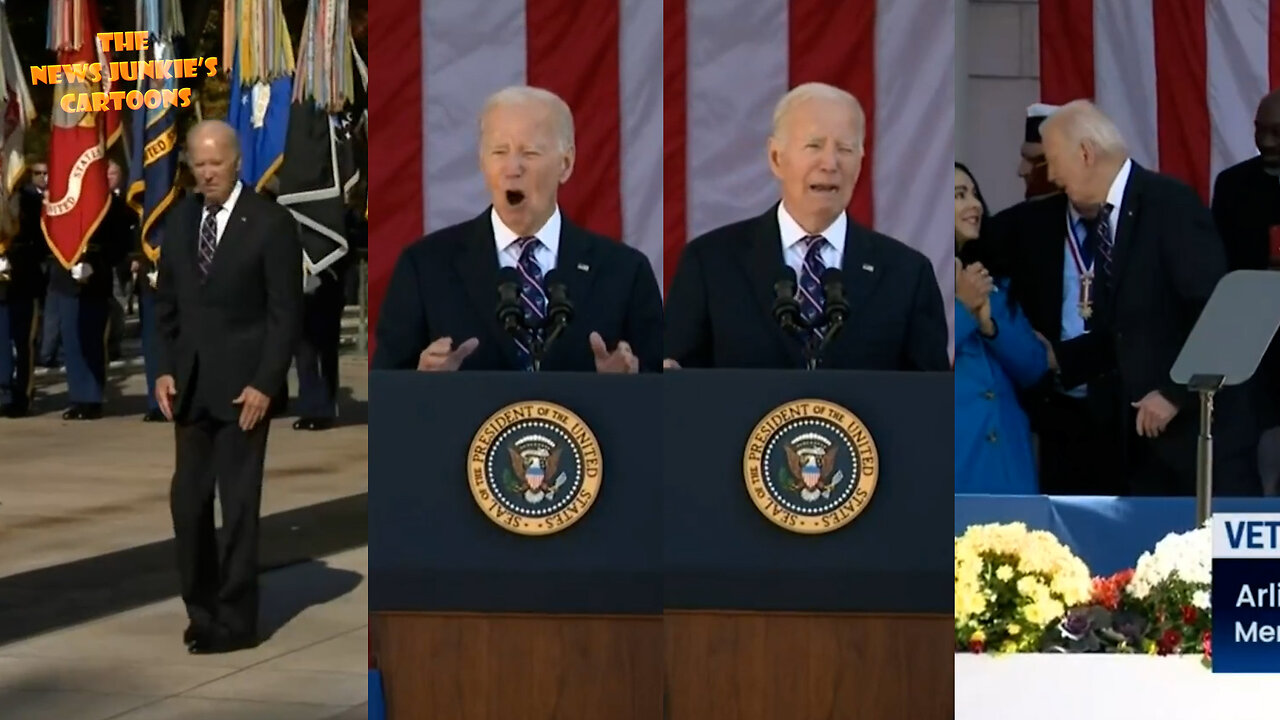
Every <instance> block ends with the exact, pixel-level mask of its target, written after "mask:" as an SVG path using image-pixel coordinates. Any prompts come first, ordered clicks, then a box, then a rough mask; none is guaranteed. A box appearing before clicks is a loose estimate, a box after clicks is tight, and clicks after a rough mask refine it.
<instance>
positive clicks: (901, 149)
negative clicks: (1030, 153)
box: [369, 0, 955, 327]
mask: <svg viewBox="0 0 1280 720" xmlns="http://www.w3.org/2000/svg"><path fill="white" fill-rule="evenodd" d="M370 15H371V17H370V23H371V25H372V28H371V31H370V32H371V33H372V34H374V35H376V36H377V37H378V38H379V40H380V41H379V42H378V43H377V44H376V46H374V47H372V48H371V50H370V53H371V60H370V65H371V66H373V67H376V68H378V69H377V75H378V80H377V82H375V84H374V86H373V88H372V89H371V90H370V145H371V150H370V157H371V158H372V162H370V164H369V165H370V167H369V170H370V172H369V178H370V186H369V194H370V204H371V205H372V208H371V214H370V217H371V233H372V237H371V240H370V252H369V263H370V314H371V323H373V324H374V325H375V327H376V321H377V306H378V303H379V302H380V300H381V297H382V294H383V292H384V291H385V285H386V282H387V280H388V279H389V277H390V274H391V270H392V268H393V267H394V264H395V260H396V258H397V257H398V255H399V252H400V250H401V249H402V248H403V247H404V246H405V245H407V244H408V243H410V242H412V241H413V240H415V239H417V238H418V237H420V236H421V235H422V234H424V233H426V232H430V231H433V230H437V229H439V228H441V227H444V226H446V225H449V224H452V223H456V222H459V221H462V220H465V219H468V218H470V217H473V216H474V215H476V214H477V213H479V212H480V211H481V210H482V209H483V208H484V207H485V206H486V204H487V202H488V197H487V193H486V191H485V189H484V184H483V180H482V178H481V175H480V171H479V169H478V167H477V154H476V141H477V138H476V133H477V123H476V116H477V114H478V112H479V111H480V108H481V105H482V103H483V101H484V99H485V97H487V96H488V95H489V94H490V93H492V92H494V91H496V90H498V89H500V88H502V87H503V86H506V85H510V84H520V83H527V84H531V85H539V86H542V87H546V88H548V89H550V90H552V91H554V92H556V93H557V94H559V95H560V96H561V97H563V98H564V99H565V100H566V101H567V102H568V103H569V105H570V107H571V108H572V109H573V111H574V116H575V122H576V131H577V150H578V154H577V166H576V169H575V170H574V175H573V177H572V178H571V179H570V180H569V182H568V183H567V184H566V185H565V186H564V187H563V188H562V189H561V197H560V202H561V207H562V208H563V210H564V212H565V213H566V215H567V216H568V217H570V218H571V219H573V220H574V221H575V222H576V223H578V224H580V225H584V226H586V227H588V228H590V229H592V230H595V231H597V232H601V233H604V234H606V235H610V236H612V237H615V238H619V239H620V240H621V241H622V242H625V243H627V244H629V245H632V246H634V247H636V248H638V249H640V250H642V251H643V252H644V253H645V254H646V255H647V256H648V257H649V259H650V261H651V262H652V263H653V267H654V271H655V274H656V275H657V276H658V277H659V278H660V279H661V280H662V281H663V285H664V286H665V284H666V281H669V280H670V278H671V275H672V272H673V271H674V269H675V263H676V262H677V261H678V259H679V255H680V251H681V249H682V248H683V246H684V244H685V242H687V241H688V240H689V239H690V238H693V237H695V236H696V235H698V234H699V233H702V232H705V231H707V230H710V229H711V228H713V227H716V226H718V225H721V224H725V223H728V222H732V221H735V220H740V219H743V218H746V217H749V216H754V215H757V214H759V213H761V212H763V211H764V210H766V209H767V208H768V206H769V205H770V204H771V203H772V202H774V201H775V200H776V199H777V193H778V190H777V184H776V182H775V181H774V179H773V178H772V176H771V175H770V173H769V169H768V166H767V161H766V156H765V142H766V139H767V137H768V134H769V130H770V124H771V118H772V113H773V106H774V104H775V103H776V102H777V101H778V99H779V98H780V97H781V96H782V95H783V94H784V93H785V92H786V91H787V89H788V88H790V87H792V86H794V85H797V84H799V83H802V82H806V81H811V80H819V81H824V82H828V83H831V84H833V85H837V86H840V87H843V88H845V89H847V90H849V91H851V92H853V93H854V94H855V95H856V96H857V97H858V98H859V100H860V101H861V102H862V104H863V106H864V108H865V109H866V111H867V114H868V118H869V137H868V153H867V159H866V160H865V163H864V166H863V172H862V180H861V181H860V183H859V187H858V190H857V193H856V194H855V196H854V201H853V207H852V210H853V214H854V217H856V218H857V219H858V220H860V221H861V222H863V223H865V224H868V225H870V226H872V227H874V228H876V229H878V230H880V231H882V232H885V233H888V234H889V235H892V236H894V237H897V238H898V239H900V240H902V241H904V242H906V243H908V244H910V245H912V246H914V247H916V248H918V249H920V250H922V251H923V252H925V253H926V254H927V255H928V256H929V257H930V258H931V259H932V261H933V262H934V265H935V267H936V268H937V271H938V277H939V280H940V282H941V283H942V285H943V292H944V297H950V293H951V292H952V288H951V285H952V281H953V279H954V274H953V273H952V270H951V262H952V260H951V258H952V257H953V254H954V253H953V240H952V237H953V232H952V228H951V225H952V215H953V210H952V200H951V196H952V192H953V191H952V189H951V188H950V185H951V174H950V170H949V168H948V167H947V166H948V165H949V164H950V163H951V162H952V158H953V150H952V143H953V134H954V116H953V112H954V111H953V99H954V89H953V85H954V83H953V75H952V60H953V55H954V50H955V33H954V27H953V22H954V20H953V3H952V2H951V1H950V0H664V2H663V3H658V2H656V1H655V0H591V1H590V2H583V1H582V0H487V1H486V2H474V1H473V0H381V1H380V2H379V3H377V5H376V6H374V7H371V8H370ZM946 305H947V306H948V308H950V305H951V303H946Z"/></svg>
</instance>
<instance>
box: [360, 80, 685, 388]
mask: <svg viewBox="0 0 1280 720" xmlns="http://www.w3.org/2000/svg"><path fill="white" fill-rule="evenodd" d="M574 158H575V149H574V140H573V116H572V114H571V113H570V110H569V106H568V105H566V104H565V102H564V101H563V100H561V99H560V98H559V97H557V96H556V95H554V94H552V93H550V92H548V91H546V90H543V89H540V88H532V87H523V86H521V87H510V88H506V89H504V90H501V91H499V92H498V93H496V94H495V95H493V96H492V97H490V98H489V100H488V102H486V104H485V107H484V109H483V111H482V113H481V121H480V168H481V170H482V171H483V173H484V179H485V184H486V185H487V186H488V188H489V193H490V197H491V200H492V205H491V206H490V207H489V208H488V209H486V210H485V211H484V212H483V213H481V214H480V215H478V216H476V217H475V218H473V219H471V220H467V221H466V222H463V223H461V224H458V225H453V226H451V227H447V228H444V229H442V230H438V231H436V232H434V233H431V234H430V235H428V236H426V237H425V238H423V239H421V240H419V241H417V242H416V243H414V244H413V245H410V246H409V247H408V248H405V250H404V251H403V252H402V253H401V254H400V258H399V260H398V261H397V262H396V267H395V271H394V272H393V274H392V277H391V282H390V285H389V286H388V288H387V294H386V297H385V298H384V300H383V304H382V310H381V316H380V317H379V319H378V327H377V330H376V332H377V340H378V347H377V350H376V351H375V353H374V357H373V367H374V368H382V369H395V368H400V369H413V368H416V369H418V370H423V371H442V370H443V371H448V370H459V369H461V370H529V369H532V368H533V365H534V363H533V360H534V358H533V350H534V345H535V343H537V342H539V341H540V340H542V339H543V338H544V337H545V332H546V330H545V328H544V329H543V330H535V331H533V332H532V333H527V334H526V333H523V332H520V331H517V333H516V334H515V335H514V336H513V335H512V334H510V333H508V332H507V331H506V330H505V329H504V327H503V325H502V324H500V323H499V321H498V319H497V315H496V313H495V308H496V307H497V305H498V301H499V293H498V286H499V284H500V283H502V282H503V281H502V279H501V275H502V274H503V273H501V272H500V270H505V274H507V275H508V277H512V276H514V277H515V278H516V279H517V280H518V286H519V290H518V292H519V298H518V300H519V307H520V308H521V309H522V312H523V315H524V321H525V322H524V324H525V325H527V326H537V325H539V324H544V323H545V318H546V317H547V315H548V312H549V310H550V306H549V298H548V291H549V290H551V289H552V288H553V287H554V286H557V285H563V287H564V288H565V291H566V295H567V297H568V300H569V301H570V302H571V303H573V305H574V306H575V308H576V311H575V312H576V317H575V318H574V319H573V321H572V322H571V323H570V324H569V326H568V327H567V329H565V330H564V331H563V334H562V335H561V336H560V337H559V339H558V340H556V341H555V343H554V345H552V346H551V347H550V348H549V349H548V350H547V354H546V357H545V358H543V361H542V363H541V369H542V370H548V371H565V370H577V371H587V372H590V371H598V372H619V373H634V372H638V371H642V370H643V371H656V370H658V369H659V364H660V362H661V357H662V355H661V352H662V349H661V344H662V299H661V295H660V293H659V291H658V282H657V280H656V279H655V277H654V274H653V270H652V269H651V268H650V266H649V262H648V260H647V259H646V258H645V257H644V255H643V254H642V253H640V252H639V251H638V250H636V249H634V248H631V247H628V246H626V245H623V244H621V243H618V242H614V241H613V240H611V239H609V238H606V237H604V236H602V235H597V234H595V233H593V232H590V231H589V230H586V229H583V228H579V227H577V226H576V225H574V224H573V223H572V222H570V221H569V219H568V218H566V217H564V216H563V215H562V214H561V212H560V208H559V206H558V205H557V203H556V196H557V191H558V189H559V187H560V185H561V184H562V183H564V182H566V181H568V179H569V176H570V175H571V174H572V173H573V164H574ZM553 272H554V273H555V275H557V276H558V278H556V277H555V276H553V275H552V273H553Z"/></svg>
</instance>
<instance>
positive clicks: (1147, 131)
mask: <svg viewBox="0 0 1280 720" xmlns="http://www.w3.org/2000/svg"><path fill="white" fill-rule="evenodd" d="M1157 8H1158V11H1157ZM1276 87H1280V0H1040V89H1041V98H1042V99H1043V100H1044V101H1045V102H1049V103H1062V102H1066V101H1069V100H1073V99H1077V98H1093V99H1094V100H1095V101H1096V102H1097V103H1098V106H1099V107H1100V108H1101V109H1102V110H1103V111H1104V112H1106V113H1107V114H1108V115H1110V116H1111V117H1112V118H1113V119H1114V120H1115V121H1116V124H1117V125H1119V127H1120V131H1121V133H1123V135H1124V137H1125V140H1126V141H1127V142H1128V144H1129V151H1130V153H1131V154H1132V155H1133V158H1134V159H1135V160H1137V161H1138V162H1139V163H1141V164H1143V165H1146V166H1147V167H1150V168H1155V169H1158V170H1160V171H1161V172H1164V173H1167V174H1169V175H1173V176H1175V177H1178V178H1180V179H1182V180H1183V181H1184V182H1186V183H1188V184H1190V185H1191V186H1192V187H1193V188H1195V189H1196V190H1197V192H1199V193H1200V196H1201V197H1202V198H1203V199H1204V200H1205V201H1206V202H1208V201H1209V199H1210V198H1209V194H1210V191H1211V189H1212V187H1213V180H1214V178H1215V177H1217V175H1218V173H1219V172H1221V171H1222V170H1223V169H1225V168H1227V167H1230V166H1231V165H1234V164H1236V163H1238V162H1240V161H1242V160H1247V159H1248V158H1250V157H1253V156H1254V155H1256V154H1257V149H1256V148H1255V147H1254V141H1253V118H1254V114H1255V112H1256V110H1257V106H1258V101H1259V100H1261V99H1262V96H1263V95H1265V94H1266V93H1267V92H1268V91H1269V90H1270V89H1271V88H1276Z"/></svg>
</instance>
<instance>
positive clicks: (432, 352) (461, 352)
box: [418, 337, 480, 372]
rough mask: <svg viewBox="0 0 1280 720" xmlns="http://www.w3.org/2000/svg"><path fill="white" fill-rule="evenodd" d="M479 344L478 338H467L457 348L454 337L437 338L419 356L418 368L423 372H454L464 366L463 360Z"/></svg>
mask: <svg viewBox="0 0 1280 720" xmlns="http://www.w3.org/2000/svg"><path fill="white" fill-rule="evenodd" d="M479 346H480V341H479V340H477V339H476V338H471V339H469V340H465V341H463V343H462V344H461V345H459V346H458V347H456V348H455V347H454V346H453V338H450V337H442V338H436V340H435V341H434V342H432V343H431V344H430V345H428V346H427V349H426V350H423V351H422V354H421V355H419V356H418V369H419V370H421V371H422V372H452V371H454V370H457V369H458V368H460V367H462V361H463V360H466V359H467V356H468V355H470V354H471V353H473V352H475V351H476V348H477V347H479Z"/></svg>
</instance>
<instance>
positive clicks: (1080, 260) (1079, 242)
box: [1067, 212, 1093, 321]
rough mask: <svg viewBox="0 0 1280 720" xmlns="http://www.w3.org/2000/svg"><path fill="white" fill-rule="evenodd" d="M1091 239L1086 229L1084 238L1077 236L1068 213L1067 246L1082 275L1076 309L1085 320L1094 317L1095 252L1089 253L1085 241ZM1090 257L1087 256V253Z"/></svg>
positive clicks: (1078, 271) (1078, 273)
mask: <svg viewBox="0 0 1280 720" xmlns="http://www.w3.org/2000/svg"><path fill="white" fill-rule="evenodd" d="M1088 240H1089V231H1088V230H1087V229H1086V230H1085V235H1084V237H1083V238H1077V237H1076V228H1075V223H1073V222H1072V221H1071V213H1070V212H1068V213H1067V247H1069V248H1070V249H1071V259H1072V260H1074V261H1075V263H1076V274H1077V275H1079V276H1080V302H1078V303H1076V309H1077V311H1078V312H1079V313H1080V317H1081V319H1083V320H1086V321H1087V320H1088V319H1089V318H1091V317H1093V254H1092V253H1087V250H1088V248H1087V247H1085V243H1087V242H1088ZM1086 254H1088V255H1089V257H1088V258H1086V257H1085V255H1086Z"/></svg>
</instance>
